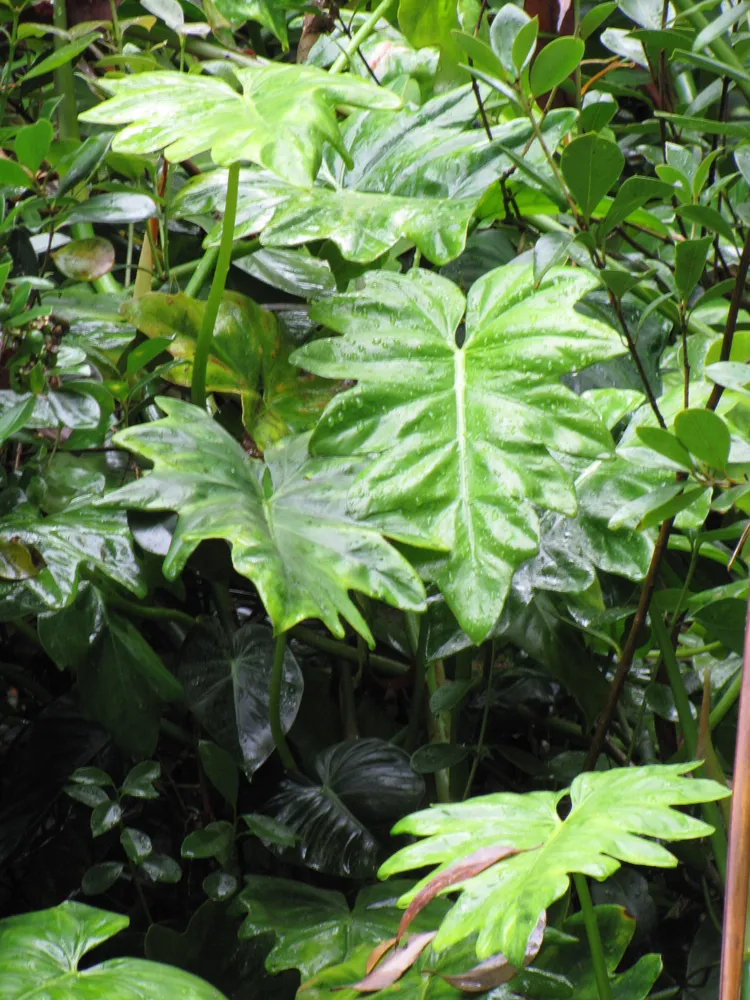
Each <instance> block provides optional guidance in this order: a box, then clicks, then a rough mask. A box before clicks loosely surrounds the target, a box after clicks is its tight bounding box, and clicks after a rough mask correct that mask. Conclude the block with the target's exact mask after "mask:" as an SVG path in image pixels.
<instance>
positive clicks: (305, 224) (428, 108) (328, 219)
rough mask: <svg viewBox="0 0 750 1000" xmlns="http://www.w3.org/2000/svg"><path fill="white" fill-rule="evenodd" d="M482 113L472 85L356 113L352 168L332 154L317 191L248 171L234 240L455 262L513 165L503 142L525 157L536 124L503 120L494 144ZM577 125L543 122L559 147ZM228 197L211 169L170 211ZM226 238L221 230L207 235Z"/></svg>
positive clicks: (191, 212)
mask: <svg viewBox="0 0 750 1000" xmlns="http://www.w3.org/2000/svg"><path fill="white" fill-rule="evenodd" d="M475 117H476V100H475V98H474V95H473V93H472V91H471V88H470V87H462V88H459V89H458V90H453V91H450V92H449V93H447V94H443V95H440V96H439V97H435V98H433V99H432V100H430V101H427V102H426V103H425V104H424V105H423V106H422V107H421V108H419V109H418V110H413V109H406V110H404V111H402V112H400V113H399V114H398V115H393V114H390V113H384V112H375V111H370V112H366V113H362V114H359V115H352V116H351V117H350V118H349V119H348V120H347V121H346V122H345V123H344V124H343V125H342V127H341V132H342V137H343V142H344V145H345V146H346V148H347V150H348V151H349V155H350V156H351V159H352V161H353V163H354V166H353V167H349V168H347V166H346V164H345V163H344V162H343V161H342V160H340V159H339V158H337V157H335V156H334V155H332V154H331V153H327V154H326V155H325V156H324V160H323V169H322V170H321V172H320V176H319V177H318V180H317V183H316V185H315V186H314V187H313V188H311V189H310V190H309V191H307V192H302V191H299V190H298V189H297V188H295V187H293V186H292V185H291V184H290V183H284V182H283V181H282V180H279V179H278V178H276V177H273V176H272V175H270V174H268V173H265V172H263V171H257V170H243V171H241V173H240V188H239V202H238V211H237V224H236V228H235V236H236V237H239V236H243V235H248V234H251V233H252V234H255V233H260V239H261V242H262V243H263V244H264V245H265V246H269V247H284V246H297V245H299V244H301V243H307V242H309V241H311V240H319V239H331V240H333V241H334V242H335V243H336V244H337V246H338V247H339V249H340V250H341V252H342V254H343V255H344V257H346V258H347V260H353V261H357V262H359V263H368V262H370V261H372V260H374V259H375V258H376V257H379V256H380V255H381V254H383V253H385V252H386V251H387V250H389V249H390V248H391V247H392V246H393V245H394V244H396V243H397V241H398V240H400V239H405V240H408V241H409V242H410V243H413V244H414V245H415V246H417V247H418V248H419V250H420V251H421V252H422V253H423V254H424V255H425V257H427V258H428V260H431V261H433V262H434V263H436V264H444V263H446V262H447V261H449V260H453V259H454V258H455V257H457V256H458V254H459V253H461V251H462V250H463V248H464V245H465V243H466V233H467V228H468V226H469V223H470V220H471V218H472V215H473V213H474V212H475V210H476V208H477V205H478V204H479V201H480V198H481V197H482V195H483V194H484V192H485V191H486V190H487V188H488V187H489V186H490V185H491V184H492V183H493V182H494V181H495V180H496V179H497V177H498V176H499V174H501V173H502V171H503V170H505V169H507V168H509V167H510V166H511V160H510V159H509V157H508V156H507V154H506V153H505V152H504V148H503V147H505V148H507V149H511V150H515V151H516V152H517V153H518V154H520V153H521V151H522V150H523V149H524V148H525V146H526V144H527V142H528V140H529V138H530V135H531V132H530V126H529V125H528V124H527V123H526V122H524V121H522V120H516V121H512V122H509V123H507V124H505V125H498V126H495V128H494V130H493V136H494V142H492V143H489V142H488V140H487V137H486V135H485V133H484V131H483V130H482V129H476V128H472V127H471V125H472V123H473V121H474V119H475ZM572 124H573V119H572V118H571V116H570V113H569V112H568V111H551V112H550V113H549V114H548V115H547V116H546V117H545V120H544V123H543V125H542V128H543V130H544V134H545V142H546V144H547V145H548V146H549V147H550V148H555V147H556V146H557V145H558V143H559V142H560V141H561V139H562V137H563V135H564V134H565V133H566V132H567V131H568V129H569V128H570V127H571V125H572ZM542 157H543V154H542V152H541V149H540V148H539V146H538V143H536V142H534V143H533V144H532V145H531V147H530V148H529V150H528V152H527V153H526V159H527V160H528V162H529V163H532V164H533V163H540V162H541V161H542ZM225 195H226V172H224V171H213V172H211V173H210V174H208V175H204V176H202V177H198V178H195V179H194V180H192V181H190V182H189V183H188V184H186V185H185V187H184V188H182V189H181V191H180V192H179V194H178V195H177V197H176V198H175V199H174V201H173V203H172V209H171V210H172V212H174V213H176V214H178V215H180V216H196V217H200V216H205V215H207V214H208V213H213V212H215V211H216V210H217V209H218V210H223V207H224V200H225ZM219 236H220V228H219V227H216V228H215V229H214V230H213V231H212V232H211V233H209V236H208V240H209V242H211V243H216V242H218V239H219Z"/></svg>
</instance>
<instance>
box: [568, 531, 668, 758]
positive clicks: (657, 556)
mask: <svg viewBox="0 0 750 1000" xmlns="http://www.w3.org/2000/svg"><path fill="white" fill-rule="evenodd" d="M673 524H674V518H669V520H667V521H664V523H663V524H662V526H661V529H660V531H659V537H658V538H657V540H656V545H655V546H654V554H653V555H652V556H651V564H650V565H649V567H648V573H647V574H646V579H645V580H644V581H643V589H642V590H641V597H640V600H639V601H638V607H637V609H636V612H635V616H634V618H633V624H632V625H631V626H630V632H629V633H628V637H627V639H626V640H625V645H624V646H623V647H622V654H621V656H620V660H619V662H618V664H617V669H616V671H615V676H614V679H613V680H612V686H611V687H610V689H609V696H608V698H607V704H606V705H605V707H604V711H603V712H602V714H601V716H600V717H599V722H598V724H597V727H596V732H595V733H594V738H593V740H592V741H591V746H590V747H589V752H588V754H587V755H586V763H585V764H584V770H585V771H593V769H594V767H595V766H596V762H597V760H598V758H599V752H600V751H601V748H602V744H603V743H604V739H605V737H606V735H607V730H608V729H609V725H610V722H611V721H612V717H613V715H614V714H615V709H616V708H617V702H618V700H619V698H620V694H621V692H622V689H623V687H624V685H625V679H626V678H627V676H628V671H629V670H630V667H631V665H632V663H633V656H634V655H635V651H636V649H637V648H638V643H639V641H640V637H641V631H642V629H643V627H644V625H645V624H646V617H647V616H648V609H649V607H650V606H651V598H652V597H653V595H654V590H655V589H656V580H657V577H658V575H659V568H660V566H661V561H662V559H663V558H664V553H665V552H666V550H667V542H668V541H669V533H670V532H671V530H672V525H673Z"/></svg>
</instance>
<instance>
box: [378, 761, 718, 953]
mask: <svg viewBox="0 0 750 1000" xmlns="http://www.w3.org/2000/svg"><path fill="white" fill-rule="evenodd" d="M697 766H698V765H697V764H696V763H687V764H673V765H668V766H667V765H653V766H646V767H637V768H630V769H623V770H616V771H605V772H588V773H584V774H581V775H579V776H578V777H577V778H576V779H575V781H574V782H573V784H572V786H571V788H570V792H569V794H570V800H571V809H570V812H569V814H568V816H567V818H566V819H564V820H563V819H561V818H560V816H559V814H558V808H559V804H560V802H561V800H562V798H563V797H564V796H565V794H566V792H565V791H563V792H558V793H553V792H530V793H528V794H526V795H518V794H515V793H511V792H507V793H506V792H503V793H500V794H496V795H485V796H482V797H479V798H476V799H470V800H469V801H468V802H465V803H461V804H459V805H448V806H437V807H434V808H432V809H428V810H425V811H423V812H418V813H415V814H414V815H412V816H408V817H406V819H404V820H402V821H401V822H399V823H397V824H396V826H395V827H394V831H393V832H394V833H399V834H401V833H407V834H413V835H417V836H422V837H425V838H426V839H425V840H422V841H419V842H417V843H414V844H411V845H410V846H408V847H405V848H403V849H402V850H401V851H398V852H397V853H396V854H395V855H394V856H393V857H392V858H391V859H390V860H389V861H387V862H386V863H385V864H384V865H383V866H382V868H381V869H380V872H379V874H380V876H381V877H382V878H385V877H386V876H388V875H391V874H394V873H396V872H402V871H407V870H410V869H414V868H422V867H424V866H426V865H434V864H437V865H438V866H439V867H438V868H437V869H436V871H437V872H442V871H444V870H445V868H447V867H448V866H450V865H452V864H455V863H456V862H458V861H460V860H461V859H463V858H465V857H466V856H467V855H469V854H471V853H472V852H475V851H477V850H478V849H479V848H481V847H483V846H491V845H492V844H497V843H506V844H508V845H509V846H511V847H515V848H518V849H520V850H522V851H523V853H520V854H516V855H514V856H512V857H509V858H506V859H505V860H503V861H501V862H500V863H499V864H497V865H494V866H493V867H492V868H489V869H487V870H486V871H484V872H483V873H482V874H480V875H478V876H476V877H475V878H472V879H469V880H468V881H466V882H463V883H461V884H460V888H461V890H462V895H461V897H460V899H459V901H458V902H457V903H456V904H455V906H454V907H453V909H452V910H451V912H450V913H449V914H448V916H447V917H446V918H445V920H444V921H443V923H442V924H441V927H440V930H439V931H438V934H437V937H436V938H435V941H434V943H433V947H434V948H436V949H437V950H438V951H440V950H443V949H445V948H448V947H450V946H451V945H454V944H456V943H457V942H459V941H461V940H463V939H464V938H466V937H469V936H470V935H472V934H477V935H478V937H477V955H478V957H479V958H480V959H485V958H487V957H489V956H490V955H493V954H495V953H496V952H500V951H501V952H502V953H503V954H504V955H506V956H507V957H508V959H509V960H510V962H511V963H512V964H515V965H520V964H521V962H522V960H523V956H524V953H525V950H526V944H527V942H528V939H529V935H530V934H531V932H532V930H533V928H534V927H535V926H536V923H537V921H538V920H539V917H540V915H541V913H542V912H543V911H544V910H546V909H547V908H548V907H549V906H550V904H551V903H553V902H554V901H555V900H556V899H559V898H560V896H562V895H563V894H564V893H565V891H566V890H567V888H568V881H569V874H570V873H572V872H579V873H582V874H584V875H589V876H591V877H592V878H596V879H599V880H603V879H606V878H607V877H608V876H610V875H612V874H613V873H614V872H615V871H617V869H618V868H619V867H620V862H627V863H629V864H642V865H649V866H653V867H662V868H668V867H672V866H674V865H676V864H677V861H676V859H675V858H674V856H673V855H672V854H670V852H669V851H667V850H666V848H664V847H662V846H661V845H660V844H658V843H656V842H655V841H654V840H649V839H646V838H648V837H652V838H656V837H658V838H659V840H666V841H669V840H675V841H677V840H689V839H693V838H696V837H702V836H705V835H706V834H709V833H711V832H712V828H711V827H710V826H708V824H706V823H704V822H702V821H701V820H698V819H695V818H693V817H692V816H689V815H687V814H686V813H682V812H678V811H677V810H676V809H674V808H673V807H674V806H678V805H680V806H685V805H692V804H695V803H699V802H712V801H714V800H716V799H721V798H724V797H726V796H727V795H728V794H729V792H728V791H727V790H726V788H724V787H722V786H721V785H719V784H718V783H717V782H714V781H708V780H705V779H685V778H684V777H682V775H685V774H687V773H689V772H690V771H692V770H694V769H695V768H696V767H697ZM434 875H435V872H433V875H432V876H429V877H428V878H427V879H424V880H423V881H422V882H421V883H419V884H418V885H417V886H416V888H415V891H419V889H420V888H421V887H422V886H423V885H424V884H426V882H427V881H429V878H431V877H434ZM413 895H414V892H412V893H410V894H409V895H407V896H406V897H404V899H403V900H402V903H403V902H408V900H409V899H410V898H411V897H412V896H413Z"/></svg>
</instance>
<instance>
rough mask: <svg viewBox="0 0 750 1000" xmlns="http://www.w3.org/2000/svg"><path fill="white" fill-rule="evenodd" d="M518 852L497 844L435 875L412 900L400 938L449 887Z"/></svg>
mask: <svg viewBox="0 0 750 1000" xmlns="http://www.w3.org/2000/svg"><path fill="white" fill-rule="evenodd" d="M517 853H518V851H517V849H516V848H515V847H508V846H507V845H506V844H495V845H494V846H491V847H480V848H479V849H478V850H476V851H474V852H473V853H472V854H469V855H468V857H465V858H462V859H461V860H460V861H458V862H457V863H456V864H454V865H449V866H448V867H447V868H444V869H443V870H442V871H441V872H439V873H438V874H437V875H435V876H434V877H433V878H431V879H430V881H429V882H428V883H427V884H426V885H425V886H424V887H423V888H422V889H420V890H419V892H418V893H417V894H416V896H415V897H414V898H413V899H412V900H411V902H410V903H409V905H408V906H407V908H406V911H405V912H404V915H403V917H402V918H401V921H400V923H399V925H398V937H399V938H400V937H401V936H402V935H403V934H405V933H406V930H407V928H408V927H409V925H410V924H411V922H412V920H413V919H414V918H415V917H416V916H417V914H418V913H420V912H421V911H422V910H423V909H424V908H425V906H427V904H428V903H430V902H431V901H432V900H433V899H435V898H436V896H438V895H439V894H440V893H442V892H444V891H445V890H446V889H447V888H448V886H451V885H455V884H456V882H465V881H466V880H467V879H470V878H473V877H474V875H479V874H480V872H483V871H484V870H485V869H486V868H489V867H490V865H496V864H497V863H498V861H502V860H503V858H509V857H511V856H512V855H513V854H517Z"/></svg>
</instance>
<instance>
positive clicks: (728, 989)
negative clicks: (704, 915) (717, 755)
mask: <svg viewBox="0 0 750 1000" xmlns="http://www.w3.org/2000/svg"><path fill="white" fill-rule="evenodd" d="M749 771H750V602H748V613H747V619H746V622H745V652H744V656H743V658H742V690H741V692H740V710H739V717H738V719H737V745H736V747H735V751H734V773H733V775H732V778H733V781H732V819H731V822H730V825H729V860H728V863H727V883H726V885H727V888H726V894H725V896H724V935H723V938H722V942H721V981H720V985H719V1000H737V998H738V997H739V996H740V990H741V988H742V980H743V964H744V954H745V922H746V916H747V897H748V879H750V773H749Z"/></svg>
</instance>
